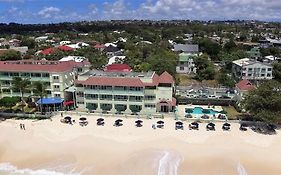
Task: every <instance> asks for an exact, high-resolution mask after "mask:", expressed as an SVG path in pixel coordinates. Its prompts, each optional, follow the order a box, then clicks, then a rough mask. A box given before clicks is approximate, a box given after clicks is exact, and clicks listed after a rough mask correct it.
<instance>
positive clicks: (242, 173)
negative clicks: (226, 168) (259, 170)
mask: <svg viewBox="0 0 281 175" xmlns="http://www.w3.org/2000/svg"><path fill="white" fill-rule="evenodd" d="M237 173H238V175H247V172H246V170H245V168H244V166H243V165H242V164H241V163H238V165H237Z"/></svg>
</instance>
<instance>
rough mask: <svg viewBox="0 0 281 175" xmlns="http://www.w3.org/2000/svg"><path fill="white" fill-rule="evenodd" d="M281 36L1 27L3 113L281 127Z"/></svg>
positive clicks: (226, 27) (228, 25)
mask: <svg viewBox="0 0 281 175" xmlns="http://www.w3.org/2000/svg"><path fill="white" fill-rule="evenodd" d="M280 31H281V25H280V23H271V22H261V21H208V22H204V21H183V20H181V21H145V20H143V21H96V22H77V23H59V24H36V25H35V24H34V25H31V24H30V25H28V24H26V25H23V24H16V23H10V24H0V48H1V49H0V60H1V61H0V74H1V75H0V83H1V94H0V96H1V100H0V106H2V107H1V111H2V112H3V113H5V114H8V113H11V114H12V115H14V114H19V115H20V114H38V115H47V113H50V112H51V111H53V112H55V111H80V112H87V113H100V114H118V115H139V116H146V117H147V116H153V115H156V116H172V117H176V118H180V117H182V118H193V117H194V116H192V111H189V110H190V109H189V108H186V107H180V106H181V105H188V104H192V105H206V106H208V108H211V107H212V106H218V105H219V106H222V108H221V109H219V110H220V111H219V112H222V114H224V115H221V116H220V118H219V117H217V116H212V115H203V114H204V110H205V112H206V114H208V111H206V110H207V109H203V113H202V117H203V119H209V120H213V119H218V120H219V119H222V120H225V119H226V118H227V119H229V120H231V119H233V120H237V119H239V120H251V121H252V120H254V121H264V122H269V123H280V122H281V111H280V109H281V108H280V107H281V106H280V104H281V94H280V88H281V84H280V83H281V32H280ZM214 109H215V108H214ZM191 110H192V109H191ZM193 110H194V109H193Z"/></svg>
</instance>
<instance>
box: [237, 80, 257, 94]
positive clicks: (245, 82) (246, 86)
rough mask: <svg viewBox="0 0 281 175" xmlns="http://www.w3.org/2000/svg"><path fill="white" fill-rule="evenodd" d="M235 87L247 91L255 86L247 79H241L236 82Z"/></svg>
mask: <svg viewBox="0 0 281 175" xmlns="http://www.w3.org/2000/svg"><path fill="white" fill-rule="evenodd" d="M236 87H237V88H239V89H240V90H242V91H249V90H252V89H255V88H256V86H255V85H253V84H252V83H251V82H250V81H249V80H241V81H239V83H237V84H236Z"/></svg>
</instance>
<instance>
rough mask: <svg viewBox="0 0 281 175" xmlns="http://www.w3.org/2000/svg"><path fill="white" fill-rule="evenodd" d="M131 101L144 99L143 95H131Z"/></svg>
mask: <svg viewBox="0 0 281 175" xmlns="http://www.w3.org/2000/svg"><path fill="white" fill-rule="evenodd" d="M129 100H130V101H138V102H140V101H142V100H143V97H142V96H130V98H129Z"/></svg>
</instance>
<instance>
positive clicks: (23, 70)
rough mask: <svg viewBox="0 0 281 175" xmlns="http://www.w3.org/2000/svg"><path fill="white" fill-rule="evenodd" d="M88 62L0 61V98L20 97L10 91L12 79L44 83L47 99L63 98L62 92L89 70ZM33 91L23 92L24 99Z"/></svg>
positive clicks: (17, 93)
mask: <svg viewBox="0 0 281 175" xmlns="http://www.w3.org/2000/svg"><path fill="white" fill-rule="evenodd" d="M89 67H90V63H89V62H88V61H83V62H75V61H64V62H60V61H46V60H17V61H0V85H1V87H0V88H1V89H0V90H1V95H0V96H1V98H2V97H5V96H20V93H19V92H17V91H15V90H13V89H12V79H13V77H22V78H28V79H30V81H31V83H32V82H35V81H41V82H44V83H46V89H47V93H48V97H57V98H62V99H63V98H65V92H64V90H65V89H66V88H68V87H70V86H72V85H73V84H74V80H75V78H76V77H77V75H78V74H80V73H83V72H86V71H87V70H89ZM32 95H33V91H32V90H29V91H27V92H25V94H24V96H25V97H32Z"/></svg>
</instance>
